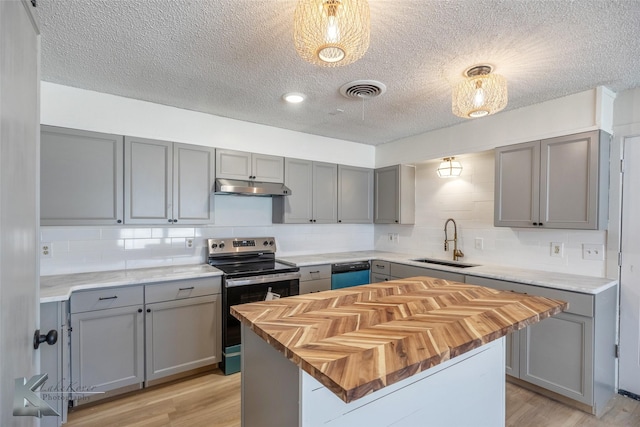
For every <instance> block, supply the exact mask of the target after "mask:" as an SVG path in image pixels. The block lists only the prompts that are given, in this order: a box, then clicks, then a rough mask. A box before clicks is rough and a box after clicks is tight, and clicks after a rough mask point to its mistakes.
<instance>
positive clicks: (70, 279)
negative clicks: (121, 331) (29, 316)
mask: <svg viewBox="0 0 640 427" xmlns="http://www.w3.org/2000/svg"><path fill="white" fill-rule="evenodd" d="M215 276H222V272H221V271H220V270H218V269H217V268H214V267H211V266H210V265H209V264H197V265H180V266H172V267H155V268H140V269H135V270H115V271H100V272H95V273H77V274H61V275H56V276H42V277H40V303H44V302H55V301H65V300H68V299H69V297H70V296H71V292H73V291H80V290H86V289H97V288H106V287H110V286H127V285H139V284H144V283H154V282H168V281H172V280H185V279H194V278H198V277H215Z"/></svg>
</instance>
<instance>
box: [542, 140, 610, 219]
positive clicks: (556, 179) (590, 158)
mask: <svg viewBox="0 0 640 427" xmlns="http://www.w3.org/2000/svg"><path fill="white" fill-rule="evenodd" d="M540 152H541V160H540V162H541V163H540V221H539V222H542V224H544V227H549V228H577V229H596V228H597V227H598V132H597V131H596V132H586V133H581V134H577V135H569V136H563V137H559V138H551V139H545V140H542V141H541V150H540ZM607 178H608V177H607Z"/></svg>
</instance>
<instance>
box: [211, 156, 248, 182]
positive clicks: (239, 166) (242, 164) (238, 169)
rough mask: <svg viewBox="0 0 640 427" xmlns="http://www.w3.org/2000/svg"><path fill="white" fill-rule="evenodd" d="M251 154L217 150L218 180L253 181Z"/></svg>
mask: <svg viewBox="0 0 640 427" xmlns="http://www.w3.org/2000/svg"><path fill="white" fill-rule="evenodd" d="M251 176H253V175H252V173H251V153H246V152H244V151H234V150H221V149H217V150H216V178H226V179H243V180H247V179H251Z"/></svg>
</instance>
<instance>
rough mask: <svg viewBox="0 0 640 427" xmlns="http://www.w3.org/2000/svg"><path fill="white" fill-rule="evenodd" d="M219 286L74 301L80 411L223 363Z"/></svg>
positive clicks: (182, 284)
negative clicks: (101, 401)
mask: <svg viewBox="0 0 640 427" xmlns="http://www.w3.org/2000/svg"><path fill="white" fill-rule="evenodd" d="M220 283H221V279H220V278H219V277H213V278H212V277H209V278H198V279H189V280H176V281H170V282H161V283H153V284H147V285H138V286H121V287H114V288H105V289H96V290H90V291H79V292H74V293H73V294H72V295H71V299H70V313H71V314H70V319H71V322H70V326H71V337H70V339H71V385H72V387H73V389H74V390H76V391H77V393H74V396H73V399H74V404H75V405H81V404H83V403H87V402H91V401H94V400H98V399H102V398H105V397H110V396H115V395H117V394H121V393H123V392H127V391H131V390H136V389H140V388H142V387H143V386H145V385H152V384H156V383H159V382H163V381H167V380H173V379H176V378H178V377H180V376H184V375H187V374H190V373H193V372H195V371H196V370H203V369H207V368H208V367H210V366H211V365H214V364H216V363H218V362H219V361H220V357H221V341H220V340H221V337H220V327H221V326H220V325H221V317H220V316H221V308H220ZM145 300H146V302H145ZM82 392H90V393H85V394H83V393H82Z"/></svg>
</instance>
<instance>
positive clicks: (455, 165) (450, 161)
mask: <svg viewBox="0 0 640 427" xmlns="http://www.w3.org/2000/svg"><path fill="white" fill-rule="evenodd" d="M437 172H438V176H439V177H440V178H454V177H457V176H460V174H461V173H462V165H461V164H460V162H458V161H455V157H445V158H444V159H442V163H440V166H438V170H437Z"/></svg>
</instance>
